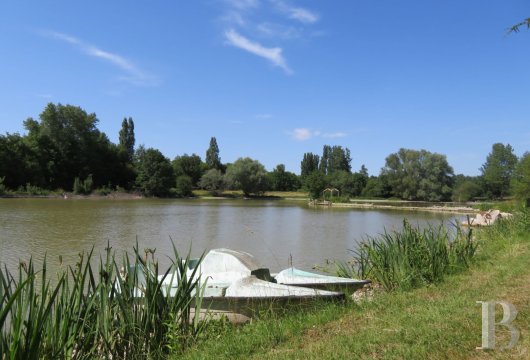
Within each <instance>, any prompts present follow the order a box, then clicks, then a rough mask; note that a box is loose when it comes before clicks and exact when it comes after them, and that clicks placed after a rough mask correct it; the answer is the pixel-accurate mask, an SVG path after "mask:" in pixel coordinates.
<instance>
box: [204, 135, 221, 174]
mask: <svg viewBox="0 0 530 360" xmlns="http://www.w3.org/2000/svg"><path fill="white" fill-rule="evenodd" d="M205 162H206V165H207V166H208V168H209V169H217V170H223V165H222V163H221V158H220V157H219V146H217V139H216V138H215V137H212V138H211V139H210V146H209V147H208V150H206V159H205Z"/></svg>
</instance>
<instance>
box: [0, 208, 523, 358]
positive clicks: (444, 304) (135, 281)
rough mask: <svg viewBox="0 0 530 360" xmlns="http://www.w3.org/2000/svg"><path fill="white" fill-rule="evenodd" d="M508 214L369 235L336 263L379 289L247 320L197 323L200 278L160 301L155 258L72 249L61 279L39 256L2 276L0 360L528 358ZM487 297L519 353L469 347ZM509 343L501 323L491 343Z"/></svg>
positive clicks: (516, 249) (176, 263) (519, 248)
mask: <svg viewBox="0 0 530 360" xmlns="http://www.w3.org/2000/svg"><path fill="white" fill-rule="evenodd" d="M514 210H515V211H514V216H513V217H512V218H507V219H501V220H500V221H498V222H495V223H494V224H493V225H492V226H490V227H487V228H482V229H461V231H458V232H457V233H456V234H453V235H450V233H449V232H448V231H447V229H445V228H444V227H443V226H439V227H435V226H434V227H430V228H428V229H423V230H422V229H420V228H418V227H415V226H411V225H410V224H408V223H407V222H406V221H405V223H404V228H403V230H400V231H393V232H389V233H384V234H382V235H380V236H378V237H374V238H369V239H366V240H365V241H364V242H363V244H364V245H362V247H361V249H360V250H359V251H357V252H354V253H352V258H351V261H350V262H348V263H345V264H335V265H337V268H336V269H335V270H334V271H335V272H337V273H338V274H339V275H343V276H344V275H346V276H349V277H352V276H354V277H359V276H366V277H368V278H370V279H371V280H372V281H373V283H374V284H373V287H372V288H371V289H366V293H365V294H366V296H360V297H359V296H357V297H354V296H352V300H350V299H349V296H348V297H347V301H346V302H345V303H331V304H330V303H324V302H323V303H318V302H317V303H315V304H314V305H313V306H312V307H310V308H307V307H304V308H303V310H302V308H297V307H294V308H289V309H285V311H281V312H276V311H275V310H273V309H270V310H267V311H264V312H263V313H260V314H258V316H257V318H255V319H253V320H252V321H251V322H250V323H248V324H245V325H234V324H231V323H229V322H228V321H227V320H226V319H223V318H221V319H220V320H210V321H204V319H203V318H201V317H199V316H194V314H197V313H196V312H194V311H195V310H194V309H197V308H200V307H201V303H202V297H201V294H202V291H203V290H201V287H200V286H199V285H198V284H199V282H198V280H197V276H198V274H194V275H193V276H191V278H189V279H185V277H182V278H178V282H179V289H180V290H179V293H178V294H177V295H176V296H175V297H174V298H173V297H172V298H168V297H166V296H165V293H164V289H163V287H162V285H161V284H162V282H163V279H162V280H160V279H158V278H157V276H156V274H159V271H161V270H160V269H159V268H158V263H157V261H156V258H155V257H154V252H153V250H151V249H145V250H143V251H140V250H139V249H138V246H136V247H135V249H134V253H133V254H132V256H131V255H128V254H127V253H124V254H123V255H122V256H121V257H120V256H118V255H116V253H115V252H114V251H113V250H112V249H110V248H108V247H107V248H106V249H105V253H103V254H101V257H100V258H99V260H97V258H98V256H97V254H95V255H93V254H92V252H90V253H87V254H80V258H79V262H78V263H77V264H76V265H74V266H65V267H64V269H63V271H59V272H58V273H57V274H47V271H46V260H45V261H44V263H43V265H42V268H41V269H40V270H38V269H36V268H35V267H34V264H33V262H32V261H31V260H29V261H28V262H27V263H25V262H21V263H20V265H19V267H18V270H16V271H14V272H10V271H9V270H8V269H7V268H1V269H0V305H1V306H0V358H4V357H5V358H27V359H41V358H76V359H85V358H94V357H97V358H110V357H112V358H139V357H141V358H153V359H159V358H160V359H162V358H168V357H169V358H175V359H177V358H179V359H204V358H216V359H223V358H226V359H249V358H250V359H300V358H307V359H311V358H337V359H339V358H352V357H355V358H410V359H424V358H433V359H442V358H453V359H466V358H485V359H487V358H491V357H492V356H493V357H495V358H507V359H508V358H524V357H528V351H529V349H530V338H529V337H528V334H529V331H530V303H529V302H528V299H529V298H530V288H529V287H528V282H529V281H530V269H529V268H528V258H529V257H530V211H529V209H527V208H520V209H514ZM91 258H92V259H93V260H95V261H96V263H95V264H94V261H91V260H90V259H91ZM199 261H200V260H199ZM189 262H190V258H189V256H181V255H180V254H179V253H177V251H176V250H175V253H174V255H173V266H172V267H171V268H170V269H168V270H167V272H165V273H163V274H165V277H166V278H167V277H171V276H173V275H172V274H178V273H185V270H184V269H186V268H187V267H188V263H189ZM132 269H134V270H132ZM138 269H147V270H145V271H141V272H139V271H138ZM175 270H177V272H175ZM162 271H163V270H162ZM330 271H333V270H330ZM142 274H143V276H142ZM171 282H172V281H171ZM139 284H142V285H141V286H140V285H139ZM139 292H141V293H142V296H140V297H138V294H139ZM353 295H358V294H357V293H356V294H353ZM372 295H373V296H372ZM489 300H498V301H508V302H510V303H512V304H513V305H514V306H515V307H516V308H517V309H518V311H519V314H518V317H517V319H516V320H515V321H514V326H516V327H517V328H518V329H520V331H521V337H520V339H519V343H518V344H517V345H516V346H515V347H514V348H513V349H510V350H505V351H502V352H501V351H499V350H494V351H478V350H476V347H478V346H480V341H481V309H480V306H477V303H476V302H477V301H489ZM509 336H510V332H509V331H503V330H502V328H500V327H499V329H498V332H497V343H498V344H499V346H503V345H504V344H507V342H508V340H509Z"/></svg>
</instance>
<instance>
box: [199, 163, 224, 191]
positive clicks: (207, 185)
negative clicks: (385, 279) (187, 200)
mask: <svg viewBox="0 0 530 360" xmlns="http://www.w3.org/2000/svg"><path fill="white" fill-rule="evenodd" d="M199 187H200V188H201V189H205V190H208V191H209V192H210V194H212V195H213V196H218V195H219V194H221V193H222V192H223V190H224V189H225V188H226V181H225V178H224V176H223V173H222V172H221V170H217V169H210V170H208V171H206V172H205V173H204V175H203V176H202V177H201V180H200V181H199Z"/></svg>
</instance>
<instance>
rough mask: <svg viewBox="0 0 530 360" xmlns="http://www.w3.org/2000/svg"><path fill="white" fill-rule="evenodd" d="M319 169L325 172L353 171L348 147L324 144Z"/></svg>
mask: <svg viewBox="0 0 530 360" xmlns="http://www.w3.org/2000/svg"><path fill="white" fill-rule="evenodd" d="M319 170H320V171H321V172H322V173H324V174H328V175H329V174H333V173H334V172H336V171H346V172H351V156H350V150H349V149H348V148H343V147H342V146H333V147H332V146H330V145H324V148H323V150H322V158H321V160H320V166H319Z"/></svg>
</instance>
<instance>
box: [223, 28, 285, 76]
mask: <svg viewBox="0 0 530 360" xmlns="http://www.w3.org/2000/svg"><path fill="white" fill-rule="evenodd" d="M225 38H226V40H227V41H228V44H230V45H232V46H235V47H237V48H240V49H242V50H245V51H248V52H249V53H251V54H254V55H257V56H260V57H262V58H264V59H267V60H269V61H270V62H271V63H272V64H273V65H274V66H278V67H280V68H282V69H283V70H284V71H285V72H286V73H287V74H291V73H292V71H291V69H289V67H288V66H287V62H286V61H285V59H284V57H283V55H282V49H281V48H279V47H274V48H267V47H265V46H263V45H261V44H260V43H258V42H255V41H252V40H249V39H247V38H246V37H244V36H242V35H240V34H239V33H238V32H237V31H235V30H234V29H230V30H227V31H225Z"/></svg>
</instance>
